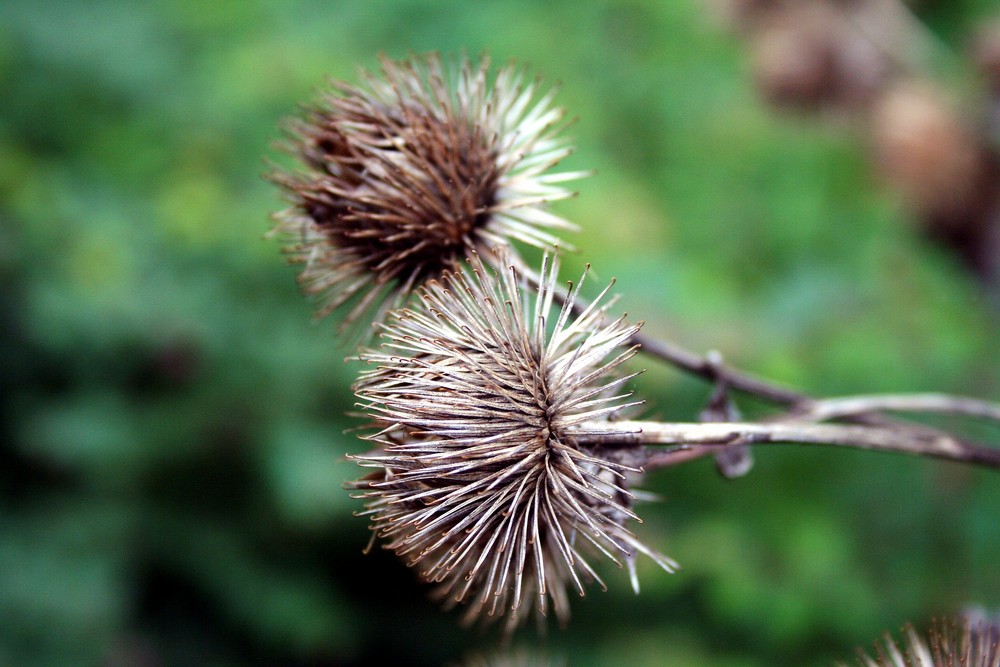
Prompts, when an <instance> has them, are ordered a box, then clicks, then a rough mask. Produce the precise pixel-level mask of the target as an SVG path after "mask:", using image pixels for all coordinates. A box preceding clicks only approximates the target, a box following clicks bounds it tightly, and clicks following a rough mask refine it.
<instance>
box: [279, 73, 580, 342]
mask: <svg viewBox="0 0 1000 667" xmlns="http://www.w3.org/2000/svg"><path fill="white" fill-rule="evenodd" d="M381 74H382V75H381V76H375V75H373V74H369V73H364V74H363V77H364V78H363V82H362V83H361V84H360V85H358V86H353V85H349V84H346V83H342V82H331V84H330V89H329V90H328V91H325V92H323V93H322V94H320V95H319V97H318V99H317V100H316V101H315V102H314V103H312V104H311V105H310V106H308V107H306V109H305V110H304V113H303V114H302V115H301V117H299V118H296V119H293V120H291V121H289V123H288V126H287V135H288V136H287V140H286V141H285V142H284V144H283V146H282V148H283V149H284V150H285V151H286V152H288V153H291V154H292V155H293V156H294V157H295V158H296V159H297V160H298V161H299V162H300V163H301V167H300V168H299V169H298V170H296V171H292V172H288V171H283V170H276V171H275V172H274V173H272V174H271V175H270V176H269V178H270V179H271V180H272V181H273V182H275V183H276V184H278V185H279V187H280V188H281V189H282V191H283V192H284V194H285V196H286V198H287V200H288V202H289V204H290V205H289V207H288V208H286V209H284V210H282V211H280V212H278V213H277V214H275V215H274V216H273V217H274V220H275V223H276V227H275V232H276V233H277V234H278V235H279V236H282V237H284V238H285V239H286V241H287V245H286V248H285V249H286V252H287V253H288V255H289V258H290V261H292V262H294V263H301V264H304V268H303V269H302V272H301V274H300V276H299V280H300V284H301V286H302V289H303V291H304V292H305V293H307V294H309V295H314V296H315V297H317V299H318V300H319V304H320V305H319V313H318V314H319V315H320V316H323V315H326V314H328V313H330V312H331V311H333V310H335V309H338V308H340V307H341V306H345V309H346V310H347V312H346V314H345V317H344V324H345V325H350V324H351V323H354V322H360V321H362V320H367V321H372V320H374V321H379V320H381V319H382V317H383V316H384V314H385V312H386V311H387V310H388V309H390V308H393V307H399V306H400V305H402V302H403V300H404V298H405V297H406V296H407V295H409V294H410V293H411V292H412V291H413V290H414V289H415V288H416V287H417V286H419V285H421V284H423V283H424V282H426V281H427V280H429V279H431V278H435V277H438V276H440V275H441V274H442V273H443V272H444V271H445V270H449V269H454V268H455V267H456V266H457V265H458V264H459V263H460V261H461V260H462V259H463V258H464V257H466V256H467V255H468V254H470V253H471V252H478V253H479V254H480V255H482V256H483V257H485V258H486V259H487V260H488V261H489V260H490V259H491V258H492V254H491V252H490V249H491V248H493V247H494V246H496V245H498V244H503V243H510V242H512V241H516V242H520V243H524V244H527V245H530V246H535V247H539V248H552V247H554V246H556V245H562V246H563V247H566V244H565V243H561V242H560V240H559V239H558V237H557V236H556V234H558V232H560V231H563V230H574V229H575V225H572V224H571V223H569V222H568V221H566V220H565V219H563V218H561V217H559V216H557V215H554V214H553V213H551V212H549V211H548V210H547V206H548V204H549V202H552V201H555V200H560V199H565V198H568V197H571V196H573V195H574V194H575V193H574V192H573V191H571V190H568V189H566V188H565V187H563V185H562V183H563V182H564V181H567V180H571V179H575V178H579V177H580V176H582V175H584V174H583V173H582V172H559V173H550V170H551V169H552V167H554V166H555V165H556V164H558V163H559V162H560V161H561V160H562V159H563V158H565V157H566V156H567V155H568V154H569V153H570V152H571V148H570V147H569V145H568V142H567V141H566V140H565V139H564V138H563V137H562V136H560V132H561V130H562V129H563V127H564V126H565V124H566V123H565V122H564V111H563V110H562V109H561V108H558V107H553V106H552V98H553V94H554V93H553V91H548V92H544V91H543V90H542V87H541V82H540V81H539V80H537V79H536V80H530V81H526V77H525V73H524V71H523V69H522V68H519V67H517V66H515V65H513V64H511V65H508V66H506V67H503V68H501V69H500V70H499V71H498V72H497V73H496V74H495V75H491V73H490V64H489V60H488V59H487V58H485V57H484V58H482V59H481V60H479V61H478V62H476V63H474V62H472V61H470V60H469V59H468V58H467V57H464V56H463V57H461V58H459V59H457V61H456V62H451V63H446V62H444V61H442V59H441V58H440V57H438V56H437V55H433V54H432V55H426V56H414V57H412V58H410V59H408V60H402V61H393V60H390V59H388V58H382V60H381Z"/></svg>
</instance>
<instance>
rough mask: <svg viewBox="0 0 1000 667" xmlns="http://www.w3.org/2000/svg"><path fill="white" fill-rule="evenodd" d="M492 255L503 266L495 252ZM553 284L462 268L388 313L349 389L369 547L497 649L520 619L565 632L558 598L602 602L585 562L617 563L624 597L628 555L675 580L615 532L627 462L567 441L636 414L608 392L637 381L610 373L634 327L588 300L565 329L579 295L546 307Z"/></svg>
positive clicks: (624, 396)
mask: <svg viewBox="0 0 1000 667" xmlns="http://www.w3.org/2000/svg"><path fill="white" fill-rule="evenodd" d="M497 256H498V259H499V260H500V261H501V262H504V263H506V264H508V265H509V254H508V253H507V251H505V250H501V251H498V254H497ZM557 272H558V262H557V260H556V259H555V258H551V257H549V256H546V257H545V259H544V260H543V265H542V269H541V272H540V278H539V285H538V287H537V288H536V289H533V288H529V287H528V286H526V285H525V284H524V283H522V282H521V281H520V276H519V274H518V272H517V271H516V270H515V269H513V268H512V267H510V266H508V268H506V269H501V270H499V271H498V272H494V270H493V269H491V268H490V267H488V266H486V265H485V264H484V262H483V261H482V259H481V258H480V257H479V256H473V257H472V258H471V259H470V260H469V262H468V266H467V267H466V268H465V269H463V270H459V271H456V272H454V273H446V274H444V276H443V277H442V278H441V279H440V280H432V281H431V282H429V283H428V284H427V285H426V286H425V287H424V288H422V290H421V296H422V299H420V300H419V302H418V303H416V304H415V305H414V306H413V307H412V308H411V309H407V310H403V311H399V312H394V313H392V314H390V316H389V318H388V323H387V324H385V325H384V326H383V327H382V331H383V334H382V335H383V339H384V344H383V346H382V348H381V349H380V350H377V351H376V350H369V351H367V352H364V353H363V354H362V355H361V358H362V359H363V360H364V361H366V362H368V363H369V364H370V365H371V367H370V368H369V369H368V370H366V371H365V372H364V373H362V375H361V377H360V379H359V381H358V383H357V385H356V386H355V391H356V393H357V396H358V397H359V398H360V399H361V401H362V407H363V409H364V411H365V412H366V413H367V415H368V416H370V417H371V418H372V420H373V421H374V423H375V427H376V432H375V433H374V434H373V435H370V436H368V439H369V440H370V441H372V442H373V443H374V444H375V445H376V446H377V447H378V449H377V450H376V451H374V452H371V453H368V454H364V455H360V456H355V457H353V458H354V460H355V461H357V463H359V464H360V465H361V466H365V467H368V468H373V469H375V471H374V472H373V473H372V474H370V475H369V476H367V477H365V478H363V479H361V480H359V481H357V482H355V483H353V484H352V485H349V486H351V487H352V488H354V489H356V490H357V491H358V492H359V493H358V494H357V497H359V498H363V499H364V500H365V501H366V502H367V505H366V509H365V510H364V511H363V512H362V513H361V514H363V515H367V516H369V517H370V519H371V528H372V530H373V531H374V536H373V539H375V538H379V539H381V540H383V542H384V546H385V547H386V548H388V549H391V550H392V551H394V552H396V553H397V554H398V555H399V556H401V557H402V558H403V559H404V560H405V561H406V562H407V563H408V564H409V565H411V566H413V567H415V568H416V569H417V571H418V572H419V574H420V576H421V577H422V578H423V579H424V580H426V581H428V582H432V583H433V584H435V585H436V587H435V592H436V596H437V597H439V598H440V599H441V600H443V601H444V603H445V606H446V607H451V606H454V605H456V604H459V603H462V604H465V605H467V611H466V613H465V616H464V620H465V622H467V623H471V622H474V621H476V620H480V621H481V622H482V623H483V624H489V623H491V622H494V621H496V620H498V617H501V616H506V619H505V622H504V628H505V632H506V633H507V634H510V633H511V632H513V630H514V629H515V628H516V627H517V626H518V625H520V624H521V623H522V622H523V621H524V620H525V618H526V617H527V616H528V615H530V612H531V609H532V608H533V607H534V608H536V609H537V610H538V612H539V617H538V621H539V624H540V626H543V625H544V623H543V620H544V619H543V616H544V615H545V614H546V613H547V612H548V611H549V610H552V611H553V612H554V613H555V616H556V617H557V618H558V620H559V621H560V622H565V621H566V619H567V618H568V614H569V593H570V591H576V592H577V593H578V594H580V595H583V594H584V591H585V586H586V584H588V583H590V582H593V581H596V582H598V583H599V584H600V585H601V587H602V588H603V587H604V583H603V582H602V581H601V579H600V577H599V576H598V574H597V571H596V570H595V568H594V567H593V566H592V564H591V557H592V556H593V555H603V556H605V557H607V558H608V559H610V560H612V561H614V562H615V563H617V564H618V565H619V566H621V565H622V564H623V563H624V564H625V565H626V566H627V567H628V568H629V571H630V573H631V576H632V581H633V585H637V584H636V577H635V570H634V561H635V557H636V554H637V553H640V552H641V553H645V554H647V555H649V556H651V557H652V558H653V560H655V561H656V562H657V563H658V564H659V565H660V566H662V567H663V568H664V569H666V570H668V571H672V570H673V569H674V568H675V567H676V565H675V563H674V562H673V561H671V560H670V559H668V558H666V557H664V556H661V555H659V554H657V553H655V552H654V551H652V550H650V549H648V548H647V547H646V546H645V545H643V544H642V542H640V541H639V540H638V539H637V538H636V536H635V535H634V534H633V533H632V532H630V531H629V529H628V528H627V527H626V524H627V523H628V522H629V520H638V519H637V517H636V515H635V513H634V512H633V510H632V501H633V499H634V496H633V494H631V493H630V492H629V488H628V487H629V482H628V477H629V476H630V475H631V474H634V473H637V472H638V470H637V468H635V467H634V466H633V465H631V463H632V457H634V455H635V452H634V451H630V450H626V449H621V448H618V449H607V448H603V447H601V446H599V445H588V444H585V443H582V442H580V441H579V440H578V439H577V438H575V437H574V428H575V427H577V426H579V425H580V424H583V423H589V422H595V421H597V422H602V421H607V420H610V419H612V418H613V417H614V416H615V415H616V414H617V413H619V412H620V411H621V410H623V409H625V408H627V407H629V406H633V405H636V404H638V402H635V401H631V400H630V398H629V396H630V395H629V394H628V393H626V392H625V391H624V390H623V389H622V387H623V385H624V384H625V383H626V382H627V381H628V380H629V379H631V378H632V377H634V375H635V374H634V373H633V374H626V373H624V372H621V370H620V367H621V366H622V364H623V363H624V362H625V361H626V360H628V359H629V358H630V357H631V356H632V355H633V354H634V352H635V349H634V348H632V349H624V348H623V345H625V344H626V343H627V341H628V340H629V339H630V337H631V336H632V335H633V334H635V332H636V331H637V330H638V328H639V327H638V326H634V325H629V324H627V323H626V322H625V320H624V318H618V319H613V320H612V319H609V318H608V317H607V314H606V311H607V307H608V305H610V303H608V304H605V305H604V306H600V305H598V304H599V303H600V301H601V299H600V298H599V299H598V300H597V301H595V302H594V303H593V304H591V305H590V306H588V307H586V308H585V309H583V310H582V312H580V313H579V314H574V307H573V302H574V300H575V299H576V295H577V293H578V291H579V285H577V287H576V288H571V291H570V294H569V295H568V298H567V299H566V300H565V302H564V304H563V306H562V307H561V308H554V306H553V300H554V298H555V292H556V290H557V286H556V279H557ZM584 275H586V274H584ZM580 282H581V283H582V282H583V279H581V281H580ZM609 288H610V286H609ZM607 291H608V289H605V290H604V293H602V295H601V296H602V297H603V296H604V295H605V294H606V293H607ZM553 314H554V315H555V318H554V319H551V318H550V315H553Z"/></svg>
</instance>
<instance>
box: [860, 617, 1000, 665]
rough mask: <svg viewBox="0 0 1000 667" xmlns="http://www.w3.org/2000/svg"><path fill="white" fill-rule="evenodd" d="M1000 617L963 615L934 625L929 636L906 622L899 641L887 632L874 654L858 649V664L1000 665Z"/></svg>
mask: <svg viewBox="0 0 1000 667" xmlns="http://www.w3.org/2000/svg"><path fill="white" fill-rule="evenodd" d="M998 620H1000V619H986V618H972V617H969V616H965V617H962V618H961V619H959V620H955V619H951V620H950V621H940V622H936V623H934V624H933V625H932V627H931V630H930V632H929V633H928V635H927V637H926V639H925V638H924V637H922V636H921V635H920V634H918V633H917V631H916V630H914V628H913V626H912V625H907V626H906V627H905V628H904V630H903V634H904V638H903V641H902V642H901V643H897V642H896V641H894V640H893V638H892V637H891V636H890V635H889V634H888V633H886V635H885V636H884V637H883V639H882V642H881V643H878V644H876V645H875V657H874V658H872V657H870V656H868V655H866V654H864V653H861V652H860V651H859V657H858V662H857V664H858V665H859V667H1000V622H998Z"/></svg>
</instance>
